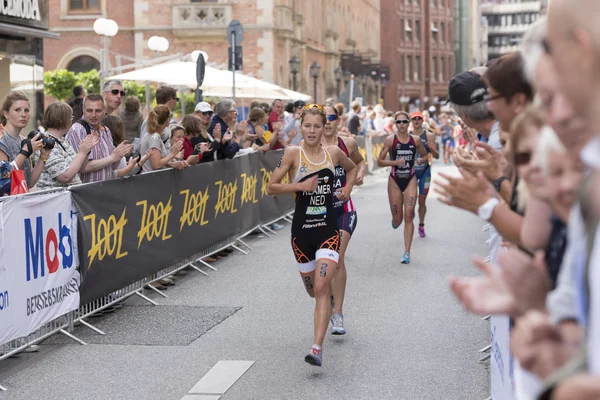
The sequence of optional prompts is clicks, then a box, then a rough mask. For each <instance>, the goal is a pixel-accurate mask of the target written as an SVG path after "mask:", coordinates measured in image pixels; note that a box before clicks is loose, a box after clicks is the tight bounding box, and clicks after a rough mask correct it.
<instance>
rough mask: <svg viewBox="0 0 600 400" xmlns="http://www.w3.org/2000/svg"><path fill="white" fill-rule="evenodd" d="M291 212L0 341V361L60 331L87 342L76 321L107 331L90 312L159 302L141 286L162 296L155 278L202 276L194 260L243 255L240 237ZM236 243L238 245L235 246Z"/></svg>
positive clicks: (263, 229) (264, 229) (288, 218)
mask: <svg viewBox="0 0 600 400" xmlns="http://www.w3.org/2000/svg"><path fill="white" fill-rule="evenodd" d="M68 190H69V189H68V188H61V189H49V190H44V191H36V192H31V193H27V194H23V195H19V196H18V197H23V196H35V195H40V194H48V193H56V192H63V191H68ZM3 200H6V198H4V199H0V202H1V201H3ZM292 216H293V212H290V213H287V214H285V215H283V216H281V217H279V218H277V219H275V220H273V221H269V222H267V223H266V224H261V225H259V226H256V227H255V228H252V229H251V230H249V231H247V232H245V233H243V234H240V235H235V236H233V237H231V238H229V239H227V240H224V241H222V242H220V243H217V244H215V245H213V246H210V247H208V248H206V249H204V250H202V251H200V252H198V253H197V254H195V255H194V256H192V257H189V258H187V259H186V260H183V261H180V262H178V263H176V264H173V265H171V266H169V267H167V268H165V269H163V270H161V271H159V272H157V273H155V274H153V276H151V277H146V278H144V279H142V280H139V281H136V282H134V283H131V284H129V285H127V286H125V287H123V288H121V289H119V290H116V291H115V292H113V293H111V294H109V295H107V296H104V297H102V298H99V299H96V300H94V301H92V302H90V303H88V304H84V305H82V306H80V307H79V308H78V309H77V310H75V311H72V312H69V313H67V314H65V315H62V316H60V317H58V318H56V319H54V320H52V321H50V322H49V323H47V324H46V325H44V326H42V327H41V328H39V329H37V330H36V331H35V332H32V333H31V334H29V335H28V336H26V337H21V338H17V339H14V340H11V341H9V342H8V343H5V344H3V345H0V361H2V360H4V359H6V358H8V357H11V356H13V355H15V354H18V353H21V352H23V350H25V349H26V348H28V347H30V346H32V345H35V344H37V343H40V342H41V341H43V340H45V339H47V338H49V337H50V336H52V335H55V334H57V333H60V334H63V335H65V336H67V337H68V338H70V339H72V340H73V341H75V342H77V343H79V344H81V345H87V343H86V342H84V341H83V340H81V339H79V338H78V337H77V336H75V335H73V334H72V333H71V332H73V329H74V327H75V324H77V323H80V324H81V325H83V326H85V327H87V328H89V329H91V330H92V331H94V332H96V333H97V334H99V335H105V334H106V333H105V332H103V331H102V330H100V329H98V328H96V327H95V326H94V325H92V324H91V323H89V322H88V321H86V320H85V318H88V317H90V316H91V315H93V314H96V313H98V312H100V311H102V310H104V309H106V308H108V307H110V306H113V305H114V304H117V303H120V302H121V301H123V300H125V299H127V298H129V297H131V296H134V295H135V296H138V297H140V298H142V299H143V300H145V301H147V302H148V303H150V304H152V305H158V303H156V302H155V301H154V300H152V299H150V298H149V297H148V296H146V295H145V294H144V293H143V290H144V289H150V290H153V291H155V292H156V293H158V294H159V295H161V296H162V297H168V296H167V295H166V294H164V293H162V292H161V291H160V290H158V289H156V288H155V287H153V286H152V285H151V284H152V283H153V282H156V281H159V280H161V279H164V278H166V277H169V276H171V275H174V274H175V273H177V272H179V271H181V270H183V269H185V268H188V267H190V268H192V269H194V270H195V271H197V272H198V273H200V274H202V275H204V276H208V274H207V273H206V272H205V271H203V270H202V269H201V268H200V267H199V266H198V265H196V263H198V264H200V266H204V267H206V268H209V269H211V270H212V271H218V270H217V268H215V267H213V266H212V265H210V264H208V263H207V262H205V261H203V260H202V259H203V258H205V257H208V256H211V255H213V254H216V253H218V252H220V251H223V250H224V249H226V248H229V247H232V248H234V249H235V250H237V251H239V252H241V253H242V254H244V255H248V251H251V250H252V248H251V247H250V246H249V245H248V244H247V243H245V242H244V241H243V240H242V239H243V238H245V237H246V236H248V235H250V234H251V233H252V232H254V231H256V230H259V231H261V232H262V233H263V234H265V236H266V237H267V238H269V237H271V234H276V232H275V231H273V230H271V229H270V228H268V225H271V224H273V223H276V222H279V221H281V220H284V221H287V222H291V218H292ZM267 231H268V232H270V233H271V234H269V233H267ZM238 243H239V246H238ZM241 246H243V247H244V248H246V249H247V250H248V251H246V250H244V249H242V248H241ZM6 390H7V388H5V387H4V386H2V385H0V391H6Z"/></svg>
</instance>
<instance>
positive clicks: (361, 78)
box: [358, 74, 369, 101]
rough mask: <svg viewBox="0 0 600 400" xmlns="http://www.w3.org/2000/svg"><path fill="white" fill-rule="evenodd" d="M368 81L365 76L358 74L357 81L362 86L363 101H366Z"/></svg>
mask: <svg viewBox="0 0 600 400" xmlns="http://www.w3.org/2000/svg"><path fill="white" fill-rule="evenodd" d="M368 80H369V77H368V76H367V75H365V74H360V75H359V76H358V81H359V82H360V83H361V84H362V91H363V97H364V98H365V101H366V97H367V83H368Z"/></svg>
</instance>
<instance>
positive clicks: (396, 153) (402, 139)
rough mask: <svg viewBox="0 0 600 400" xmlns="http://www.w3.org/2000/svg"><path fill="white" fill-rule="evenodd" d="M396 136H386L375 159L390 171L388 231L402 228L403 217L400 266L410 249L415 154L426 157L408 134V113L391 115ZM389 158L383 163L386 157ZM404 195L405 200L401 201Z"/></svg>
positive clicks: (417, 140)
mask: <svg viewBox="0 0 600 400" xmlns="http://www.w3.org/2000/svg"><path fill="white" fill-rule="evenodd" d="M394 120H395V122H396V127H397V129H398V133H397V134H394V135H390V136H388V137H387V138H386V139H385V141H384V142H383V150H381V154H379V158H378V159H377V165H378V166H379V167H380V168H383V167H392V168H391V171H390V177H389V179H388V198H389V201H390V208H391V211H392V228H394V229H397V228H398V227H399V226H400V225H401V224H402V219H403V218H402V217H403V215H404V254H403V255H402V260H401V262H402V264H409V263H410V247H411V245H412V240H413V235H414V232H415V224H414V222H413V219H414V217H415V205H416V200H417V178H416V175H415V160H416V159H417V153H418V154H419V156H420V157H423V158H425V157H427V151H426V150H425V146H423V141H422V140H421V138H420V137H418V136H413V135H411V134H410V133H409V132H408V125H409V123H410V118H409V116H408V113H406V112H404V111H398V112H397V113H396V114H395V115H394ZM388 153H389V156H390V159H389V160H386V156H387V155H388ZM405 195H406V198H405Z"/></svg>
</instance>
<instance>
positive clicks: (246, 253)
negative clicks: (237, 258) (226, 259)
mask: <svg viewBox="0 0 600 400" xmlns="http://www.w3.org/2000/svg"><path fill="white" fill-rule="evenodd" d="M231 247H233V248H234V249H236V250H237V251H239V252H240V253H242V254H243V255H245V256H247V255H248V252H247V251H244V250H242V249H240V248H239V247H238V246H236V245H235V244H232V245H231Z"/></svg>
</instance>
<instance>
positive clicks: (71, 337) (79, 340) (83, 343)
mask: <svg viewBox="0 0 600 400" xmlns="http://www.w3.org/2000/svg"><path fill="white" fill-rule="evenodd" d="M58 332H60V333H62V334H63V335H65V336H66V337H68V338H69V339H71V340H74V341H76V342H77V343H79V344H80V345H82V346H87V343H86V342H84V341H83V340H81V339H79V338H78V337H77V336H75V335H73V334H72V333H69V332H67V331H65V330H64V329H61V330H59V331H58Z"/></svg>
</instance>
